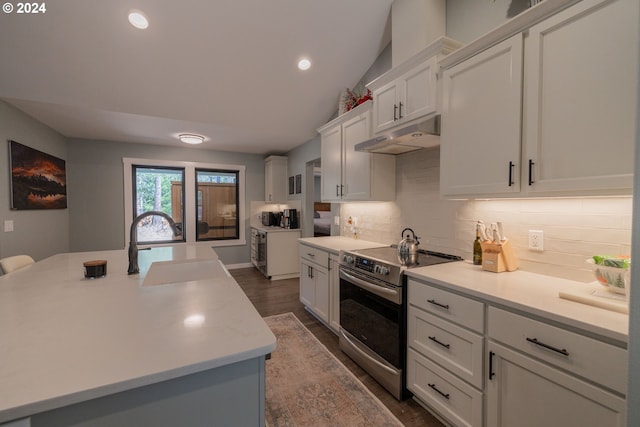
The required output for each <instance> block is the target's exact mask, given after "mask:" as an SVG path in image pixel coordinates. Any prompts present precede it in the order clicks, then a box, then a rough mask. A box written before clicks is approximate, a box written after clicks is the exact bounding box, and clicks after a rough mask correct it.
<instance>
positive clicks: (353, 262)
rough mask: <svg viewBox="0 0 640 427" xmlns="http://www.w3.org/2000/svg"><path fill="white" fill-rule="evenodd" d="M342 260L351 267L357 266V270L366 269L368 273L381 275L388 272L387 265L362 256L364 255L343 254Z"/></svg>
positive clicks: (386, 274) (385, 274)
mask: <svg viewBox="0 0 640 427" xmlns="http://www.w3.org/2000/svg"><path fill="white" fill-rule="evenodd" d="M342 261H343V262H344V263H345V264H348V265H350V266H352V267H355V268H357V269H359V270H364V271H367V272H369V273H375V274H380V275H382V276H388V275H389V272H390V270H389V267H388V266H386V265H384V264H380V263H376V262H375V261H374V260H372V259H369V258H364V257H359V256H354V255H349V254H344V255H343V256H342Z"/></svg>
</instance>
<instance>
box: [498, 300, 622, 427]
mask: <svg viewBox="0 0 640 427" xmlns="http://www.w3.org/2000/svg"><path fill="white" fill-rule="evenodd" d="M487 323H488V327H487V333H488V344H487V354H488V357H487V378H488V380H487V388H486V394H487V425H488V426H492V427H493V426H496V427H497V426H504V427H511V426H514V425H517V426H524V427H526V426H531V427H534V426H536V427H537V426H580V427H591V426H592V427H602V426H607V427H622V426H624V425H626V421H625V420H626V409H625V408H626V406H625V399H624V397H622V393H624V391H625V389H626V372H627V351H626V350H624V349H622V348H620V347H616V346H614V345H611V344H607V343H604V342H601V341H599V340H596V339H593V338H590V337H586V336H583V335H581V334H578V333H575V332H571V331H568V330H565V329H562V328H559V327H556V326H552V325H549V324H547V323H545V322H541V321H538V320H533V319H530V318H528V317H525V316H522V315H519V314H516V313H511V312H508V311H505V310H501V309H498V308H495V307H489V310H488V322H487ZM497 341H500V343H498V342H497ZM608 389H609V390H612V391H609V390H608ZM616 390H618V391H619V393H615V391H616Z"/></svg>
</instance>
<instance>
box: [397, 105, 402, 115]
mask: <svg viewBox="0 0 640 427" xmlns="http://www.w3.org/2000/svg"><path fill="white" fill-rule="evenodd" d="M398 111H399V112H400V114H399V115H398V119H401V118H402V102H401V103H400V108H399V110H398Z"/></svg>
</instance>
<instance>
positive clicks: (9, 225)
mask: <svg viewBox="0 0 640 427" xmlns="http://www.w3.org/2000/svg"><path fill="white" fill-rule="evenodd" d="M12 231H13V220H12V219H5V220H4V232H5V233H10V232H12Z"/></svg>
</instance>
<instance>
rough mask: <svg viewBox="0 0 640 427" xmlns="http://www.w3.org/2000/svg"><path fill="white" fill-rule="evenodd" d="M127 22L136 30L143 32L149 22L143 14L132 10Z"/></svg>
mask: <svg viewBox="0 0 640 427" xmlns="http://www.w3.org/2000/svg"><path fill="white" fill-rule="evenodd" d="M129 22H130V23H131V25H133V26H134V27H136V28H139V29H141V30H144V29H145V28H147V27H148V26H149V20H148V19H147V17H146V16H145V14H144V13H142V12H140V11H139V10H132V11H131V12H129Z"/></svg>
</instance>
